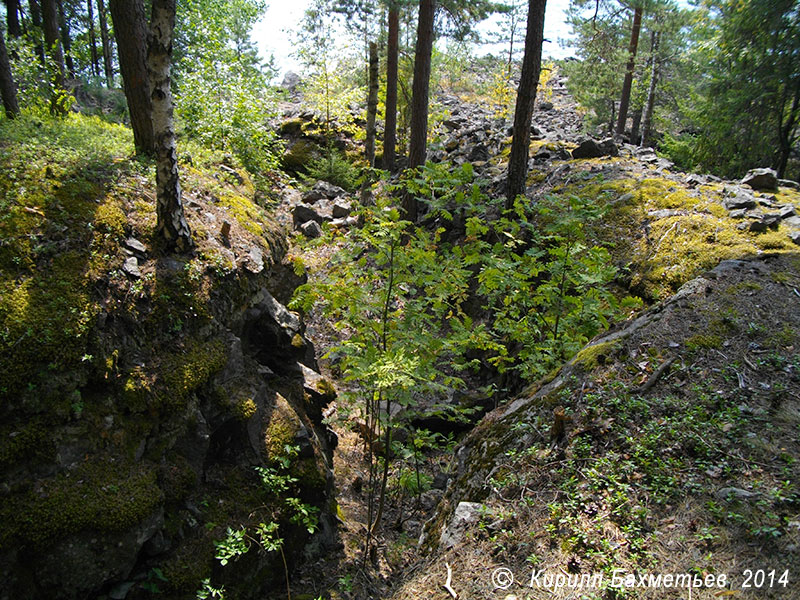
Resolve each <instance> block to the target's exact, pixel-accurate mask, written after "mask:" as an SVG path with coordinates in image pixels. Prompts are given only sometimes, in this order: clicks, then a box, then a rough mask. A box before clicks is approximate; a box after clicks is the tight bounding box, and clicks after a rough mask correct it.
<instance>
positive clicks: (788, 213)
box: [778, 204, 797, 220]
mask: <svg viewBox="0 0 800 600" xmlns="http://www.w3.org/2000/svg"><path fill="white" fill-rule="evenodd" d="M779 210H780V212H779V213H778V214H779V215H780V218H781V219H782V220H783V219H788V218H789V217H793V216H794V215H795V214H797V211H795V208H794V206H792V205H791V204H785V205H784V206H781V207H780V208H779Z"/></svg>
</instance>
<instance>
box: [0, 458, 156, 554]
mask: <svg viewBox="0 0 800 600" xmlns="http://www.w3.org/2000/svg"><path fill="white" fill-rule="evenodd" d="M161 501H162V493H161V490H160V489H159V488H158V486H157V485H156V473H155V471H154V470H153V469H150V468H148V467H146V466H144V465H141V464H139V465H134V464H120V463H119V462H118V461H113V460H107V459H104V458H92V459H90V460H89V461H87V462H85V463H83V464H82V465H80V466H79V467H78V468H77V469H75V470H74V471H72V472H67V473H61V474H59V475H58V476H56V477H54V478H52V479H49V480H47V481H44V482H41V483H40V484H37V489H36V490H35V491H30V492H28V493H27V494H25V495H23V496H22V497H17V498H15V499H14V505H15V511H14V516H13V520H14V522H13V525H12V526H13V527H14V529H15V534H16V537H17V538H18V540H19V542H20V543H21V544H22V545H23V546H28V547H38V546H40V545H50V544H52V543H53V541H54V540H57V539H60V538H62V537H64V536H66V535H69V534H72V533H76V532H78V531H82V530H85V529H89V530H97V531H103V532H115V531H123V530H125V529H128V528H130V527H132V526H134V525H136V524H137V523H139V522H140V521H141V520H142V519H144V518H145V517H147V516H149V515H151V514H152V513H153V511H154V510H155V508H156V507H157V506H158V504H159V503H160V502H161Z"/></svg>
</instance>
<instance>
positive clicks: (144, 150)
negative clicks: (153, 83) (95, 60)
mask: <svg viewBox="0 0 800 600" xmlns="http://www.w3.org/2000/svg"><path fill="white" fill-rule="evenodd" d="M108 7H109V9H110V10H111V18H112V19H113V20H114V35H115V36H116V38H117V52H118V53H119V70H120V72H121V73H122V82H123V84H124V88H125V97H126V98H127V99H128V112H129V113H130V115H131V128H132V129H133V142H134V144H135V145H136V152H137V153H138V154H146V155H152V154H153V152H154V148H155V140H154V136H153V118H152V115H153V106H152V101H151V99H150V81H149V78H148V76H147V22H146V21H145V16H144V4H143V2H142V0H110V1H109V3H108Z"/></svg>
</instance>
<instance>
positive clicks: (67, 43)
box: [56, 0, 75, 79]
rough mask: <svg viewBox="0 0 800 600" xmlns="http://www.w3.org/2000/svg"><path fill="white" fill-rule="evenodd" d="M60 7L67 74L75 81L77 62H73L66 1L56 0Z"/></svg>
mask: <svg viewBox="0 0 800 600" xmlns="http://www.w3.org/2000/svg"><path fill="white" fill-rule="evenodd" d="M56 4H57V6H58V28H59V30H60V31H61V43H62V45H63V46H64V62H65V64H66V66H67V72H68V73H69V76H70V77H72V78H73V79H74V78H75V61H73V60H72V37H71V35H70V32H69V20H68V19H67V13H66V12H65V11H64V0H56Z"/></svg>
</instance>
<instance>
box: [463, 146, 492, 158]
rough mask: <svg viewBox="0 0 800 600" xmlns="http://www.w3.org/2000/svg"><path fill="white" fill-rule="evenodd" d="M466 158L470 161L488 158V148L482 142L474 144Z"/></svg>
mask: <svg viewBox="0 0 800 600" xmlns="http://www.w3.org/2000/svg"><path fill="white" fill-rule="evenodd" d="M468 160H469V161H470V162H476V161H487V160H489V150H488V148H486V146H485V145H484V144H475V145H474V146H473V147H472V151H471V152H470V153H469V158H468Z"/></svg>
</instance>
